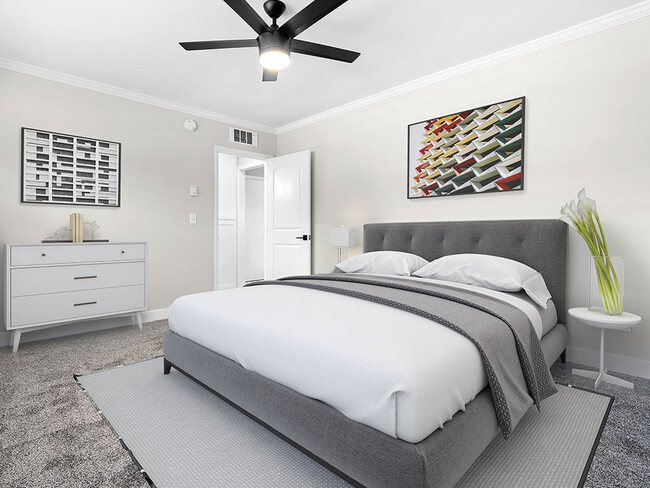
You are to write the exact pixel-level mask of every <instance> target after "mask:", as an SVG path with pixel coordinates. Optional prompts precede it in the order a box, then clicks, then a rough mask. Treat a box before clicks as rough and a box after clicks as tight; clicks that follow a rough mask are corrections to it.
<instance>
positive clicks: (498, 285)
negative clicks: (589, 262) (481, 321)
mask: <svg viewBox="0 0 650 488" xmlns="http://www.w3.org/2000/svg"><path fill="white" fill-rule="evenodd" d="M413 275H414V276H419V277H421V278H435V279H438V280H444V281H452V282H454V283H465V284H467V285H477V286H482V287H484V288H489V289H491V290H497V291H508V292H516V291H519V290H524V291H525V292H526V293H527V294H528V296H529V297H530V298H531V299H532V300H533V301H534V302H535V303H537V304H538V305H539V306H540V307H542V308H546V302H547V301H548V300H549V298H551V294H550V293H549V292H548V288H546V283H545V282H544V278H542V275H541V274H539V273H538V272H537V271H535V270H534V269H533V268H531V267H530V266H526V265H525V264H523V263H520V262H518V261H513V260H512V259H507V258H501V257H498V256H490V255H488V254H452V255H450V256H444V257H441V258H439V259H436V260H435V261H431V262H430V263H429V264H427V265H426V266H424V267H422V268H420V269H418V270H417V271H416V272H415V273H413Z"/></svg>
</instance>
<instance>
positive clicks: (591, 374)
mask: <svg viewBox="0 0 650 488" xmlns="http://www.w3.org/2000/svg"><path fill="white" fill-rule="evenodd" d="M571 372H572V373H573V374H575V375H577V376H584V377H585V378H589V379H590V380H597V379H598V377H599V376H600V371H590V370H588V369H575V368H574V369H572V370H571Z"/></svg>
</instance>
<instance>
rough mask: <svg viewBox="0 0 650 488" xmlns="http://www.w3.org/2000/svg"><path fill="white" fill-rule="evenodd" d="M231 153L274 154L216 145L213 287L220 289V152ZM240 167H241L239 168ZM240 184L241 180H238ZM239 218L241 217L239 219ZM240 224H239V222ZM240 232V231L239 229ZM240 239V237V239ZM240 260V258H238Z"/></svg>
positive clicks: (246, 155) (266, 156)
mask: <svg viewBox="0 0 650 488" xmlns="http://www.w3.org/2000/svg"><path fill="white" fill-rule="evenodd" d="M221 153H223V154H229V155H231V156H236V157H242V158H251V159H259V160H262V161H265V160H267V159H270V158H272V157H274V156H272V155H270V154H264V153H256V152H252V151H244V150H241V149H235V148H232V147H226V146H217V145H215V146H214V153H213V166H212V169H213V184H214V191H213V204H214V207H213V208H214V215H213V218H212V227H213V233H212V235H213V237H212V241H213V267H212V273H213V289H214V290H218V289H219V225H218V220H219V154H221ZM238 169H239V168H238ZM239 174H240V173H239V172H238V173H237V176H238V180H239ZM238 185H239V182H238ZM238 220H239V219H238ZM238 225H239V224H238ZM238 234H239V231H238ZM238 241H239V239H238ZM239 245H240V243H239V242H238V243H237V250H238V252H239ZM238 261H239V260H238ZM237 268H238V269H237V274H238V275H239V264H238V266H237ZM237 281H239V276H237Z"/></svg>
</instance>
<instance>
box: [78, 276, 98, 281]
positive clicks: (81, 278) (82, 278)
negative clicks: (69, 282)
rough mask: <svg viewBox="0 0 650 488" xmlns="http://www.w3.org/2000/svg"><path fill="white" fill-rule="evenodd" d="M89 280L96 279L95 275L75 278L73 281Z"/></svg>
mask: <svg viewBox="0 0 650 488" xmlns="http://www.w3.org/2000/svg"><path fill="white" fill-rule="evenodd" d="M90 278H97V275H95V276H75V277H74V279H75V280H89V279H90Z"/></svg>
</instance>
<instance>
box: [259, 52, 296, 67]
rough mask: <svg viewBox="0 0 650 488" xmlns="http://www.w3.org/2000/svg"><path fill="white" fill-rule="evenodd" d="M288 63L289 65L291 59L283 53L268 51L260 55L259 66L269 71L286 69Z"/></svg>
mask: <svg viewBox="0 0 650 488" xmlns="http://www.w3.org/2000/svg"><path fill="white" fill-rule="evenodd" d="M289 63H291V58H290V57H289V54H287V53H286V52H285V51H281V50H273V51H270V50H269V51H264V52H263V53H262V54H260V64H261V65H262V66H264V67H265V68H266V69H269V70H271V71H278V70H280V69H283V68H286V67H287V66H289Z"/></svg>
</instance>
